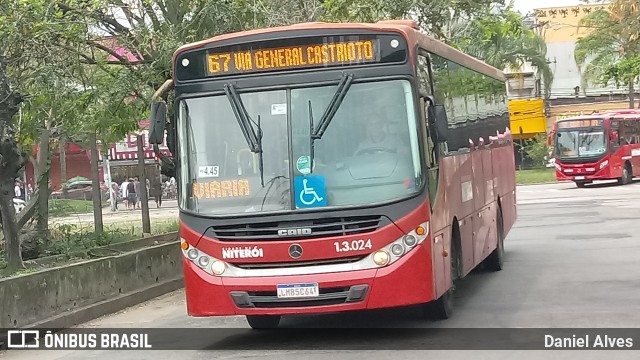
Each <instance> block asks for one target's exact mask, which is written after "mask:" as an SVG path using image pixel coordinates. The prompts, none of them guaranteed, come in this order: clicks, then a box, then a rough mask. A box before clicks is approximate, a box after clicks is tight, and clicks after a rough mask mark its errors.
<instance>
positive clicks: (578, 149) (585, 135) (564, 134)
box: [556, 129, 607, 158]
mask: <svg viewBox="0 0 640 360" xmlns="http://www.w3.org/2000/svg"><path fill="white" fill-rule="evenodd" d="M556 144H557V145H556V154H557V156H558V157H564V158H569V157H581V156H597V155H602V154H604V153H605V151H606V147H607V143H606V137H605V133H604V130H603V129H598V130H593V129H591V130H568V131H559V132H558V135H557V141H556Z"/></svg>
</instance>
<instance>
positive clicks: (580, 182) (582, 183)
mask: <svg viewBox="0 0 640 360" xmlns="http://www.w3.org/2000/svg"><path fill="white" fill-rule="evenodd" d="M585 184H586V182H584V181H576V186H577V187H579V188H583V187H584V185H585Z"/></svg>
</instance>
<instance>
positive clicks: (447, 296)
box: [427, 285, 454, 320]
mask: <svg viewBox="0 0 640 360" xmlns="http://www.w3.org/2000/svg"><path fill="white" fill-rule="evenodd" d="M453 289H454V288H453V285H452V287H451V288H450V289H449V290H447V292H445V293H444V294H442V296H440V298H439V299H438V300H435V301H433V302H431V303H429V304H427V305H428V307H427V311H428V313H429V314H428V316H429V318H431V319H432V320H446V319H448V318H450V317H451V314H453Z"/></svg>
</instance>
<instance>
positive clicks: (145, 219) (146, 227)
mask: <svg viewBox="0 0 640 360" xmlns="http://www.w3.org/2000/svg"><path fill="white" fill-rule="evenodd" d="M137 142H138V177H139V178H140V194H139V195H140V201H141V202H142V233H143V234H151V220H150V219H149V197H148V195H149V193H148V192H147V175H146V174H145V171H144V165H145V164H144V144H143V143H142V135H138V136H137Z"/></svg>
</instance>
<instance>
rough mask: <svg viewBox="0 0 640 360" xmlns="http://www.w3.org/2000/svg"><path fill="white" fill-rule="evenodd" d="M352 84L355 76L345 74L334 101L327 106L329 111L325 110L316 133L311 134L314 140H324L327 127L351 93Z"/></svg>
mask: <svg viewBox="0 0 640 360" xmlns="http://www.w3.org/2000/svg"><path fill="white" fill-rule="evenodd" d="M352 82H353V74H344V75H343V76H342V79H341V80H340V83H339V84H338V89H337V90H336V93H335V94H334V95H333V99H331V102H330V103H329V106H327V110H325V112H324V114H323V115H322V118H321V119H320V122H319V123H318V127H317V128H316V129H314V131H313V132H312V134H311V137H312V138H313V139H315V140H317V139H320V138H322V135H324V132H325V130H327V126H329V123H330V122H331V120H333V117H334V116H335V115H336V112H337V111H338V108H339V107H340V104H342V100H344V97H345V95H347V91H349V88H350V87H351V83H352Z"/></svg>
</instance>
